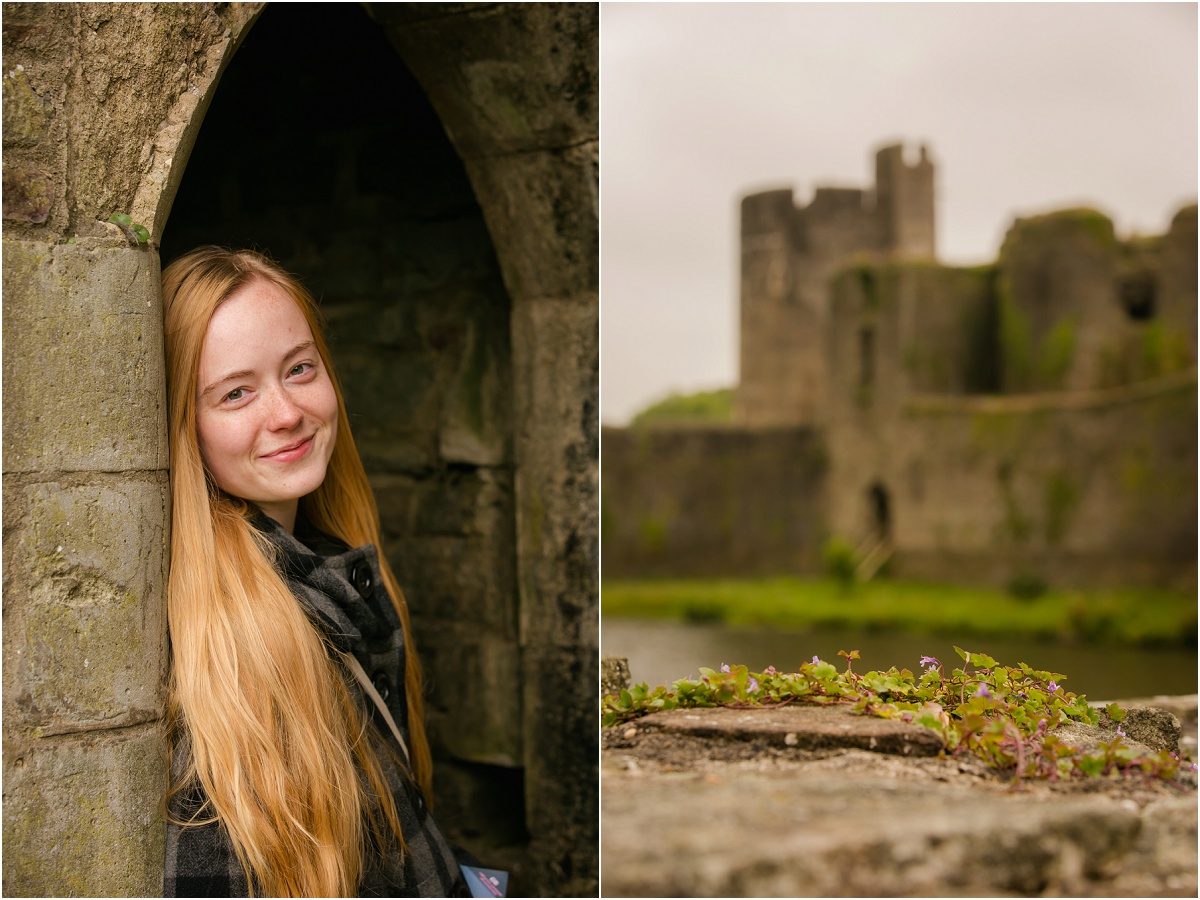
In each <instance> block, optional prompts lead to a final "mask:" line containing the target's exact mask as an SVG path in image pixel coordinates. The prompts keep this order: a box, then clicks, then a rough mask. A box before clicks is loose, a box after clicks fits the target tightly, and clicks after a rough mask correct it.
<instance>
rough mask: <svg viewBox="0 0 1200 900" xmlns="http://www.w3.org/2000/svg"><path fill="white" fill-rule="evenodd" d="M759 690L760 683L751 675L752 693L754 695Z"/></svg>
mask: <svg viewBox="0 0 1200 900" xmlns="http://www.w3.org/2000/svg"><path fill="white" fill-rule="evenodd" d="M757 690H758V682H757V681H756V680H755V678H754V676H753V675H751V676H750V693H751V694H753V693H754V692H755V691H757Z"/></svg>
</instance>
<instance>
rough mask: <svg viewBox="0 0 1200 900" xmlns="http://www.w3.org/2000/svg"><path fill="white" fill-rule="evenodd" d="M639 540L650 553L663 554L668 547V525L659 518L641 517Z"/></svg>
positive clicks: (639, 518) (651, 516)
mask: <svg viewBox="0 0 1200 900" xmlns="http://www.w3.org/2000/svg"><path fill="white" fill-rule="evenodd" d="M638 538H639V539H640V541H641V544H642V549H644V550H646V551H647V552H648V553H653V554H658V553H661V552H662V551H663V550H664V549H665V548H666V546H667V523H666V522H664V521H663V520H662V519H660V518H658V517H657V516H653V515H643V516H639V517H638Z"/></svg>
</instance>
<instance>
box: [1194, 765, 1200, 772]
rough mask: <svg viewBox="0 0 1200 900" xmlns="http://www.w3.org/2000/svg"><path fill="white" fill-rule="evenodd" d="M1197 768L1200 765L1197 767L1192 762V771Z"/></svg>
mask: <svg viewBox="0 0 1200 900" xmlns="http://www.w3.org/2000/svg"><path fill="white" fill-rule="evenodd" d="M1197 768H1200V767H1198V766H1197V765H1196V763H1192V771H1193V772H1195V771H1196V770H1197Z"/></svg>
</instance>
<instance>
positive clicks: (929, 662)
mask: <svg viewBox="0 0 1200 900" xmlns="http://www.w3.org/2000/svg"><path fill="white" fill-rule="evenodd" d="M921 665H923V666H927V667H928V668H929V669H937V668H941V665H942V664H941V663H940V662H938V661H937V660H936V659H935V658H934V657H932V656H922V657H921Z"/></svg>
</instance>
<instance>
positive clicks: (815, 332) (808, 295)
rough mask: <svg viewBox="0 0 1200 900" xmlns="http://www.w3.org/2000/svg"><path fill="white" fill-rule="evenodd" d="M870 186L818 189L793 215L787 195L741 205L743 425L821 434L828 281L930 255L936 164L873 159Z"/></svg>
mask: <svg viewBox="0 0 1200 900" xmlns="http://www.w3.org/2000/svg"><path fill="white" fill-rule="evenodd" d="M875 161H876V177H877V182H878V183H877V185H876V188H875V191H874V195H873V196H872V192H869V191H864V190H862V189H861V188H832V187H819V188H817V189H816V191H815V193H814V195H813V199H812V202H810V203H809V204H808V205H807V206H805V207H802V208H799V209H798V208H796V207H795V205H794V203H793V199H792V191H791V190H790V189H789V190H778V191H767V192H764V193H760V194H751V195H749V196H747V197H744V198H743V199H742V210H741V212H742V222H741V244H742V246H741V252H742V278H741V380H740V383H739V386H738V397H737V418H738V420H739V422H740V423H741V424H743V425H750V426H760V427H770V426H796V425H814V426H820V425H823V424H824V423H825V422H826V419H827V414H828V409H827V406H828V402H829V401H828V393H829V371H830V360H829V354H830V352H831V350H830V347H831V343H830V337H829V309H830V300H829V280H830V278H832V277H833V275H834V274H835V273H836V272H837V270H838V269H839V268H841V267H842V266H844V265H846V264H847V263H848V262H850V261H851V260H852V259H854V258H855V257H858V256H862V255H867V256H869V257H872V258H876V259H878V258H882V257H886V256H892V255H897V256H908V257H914V256H916V257H926V258H932V257H933V256H934V236H933V163H932V162H930V160H929V157H928V154H927V152H926V150H925V148H924V147H922V148H921V157H920V160H919V162H917V163H916V164H915V165H913V166H909V165H908V164H907V163H905V161H904V148H903V147H902V146H899V145H897V146H894V147H886V148H884V149H882V150H880V151H879V152H878V153H877V154H876V158H875Z"/></svg>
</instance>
